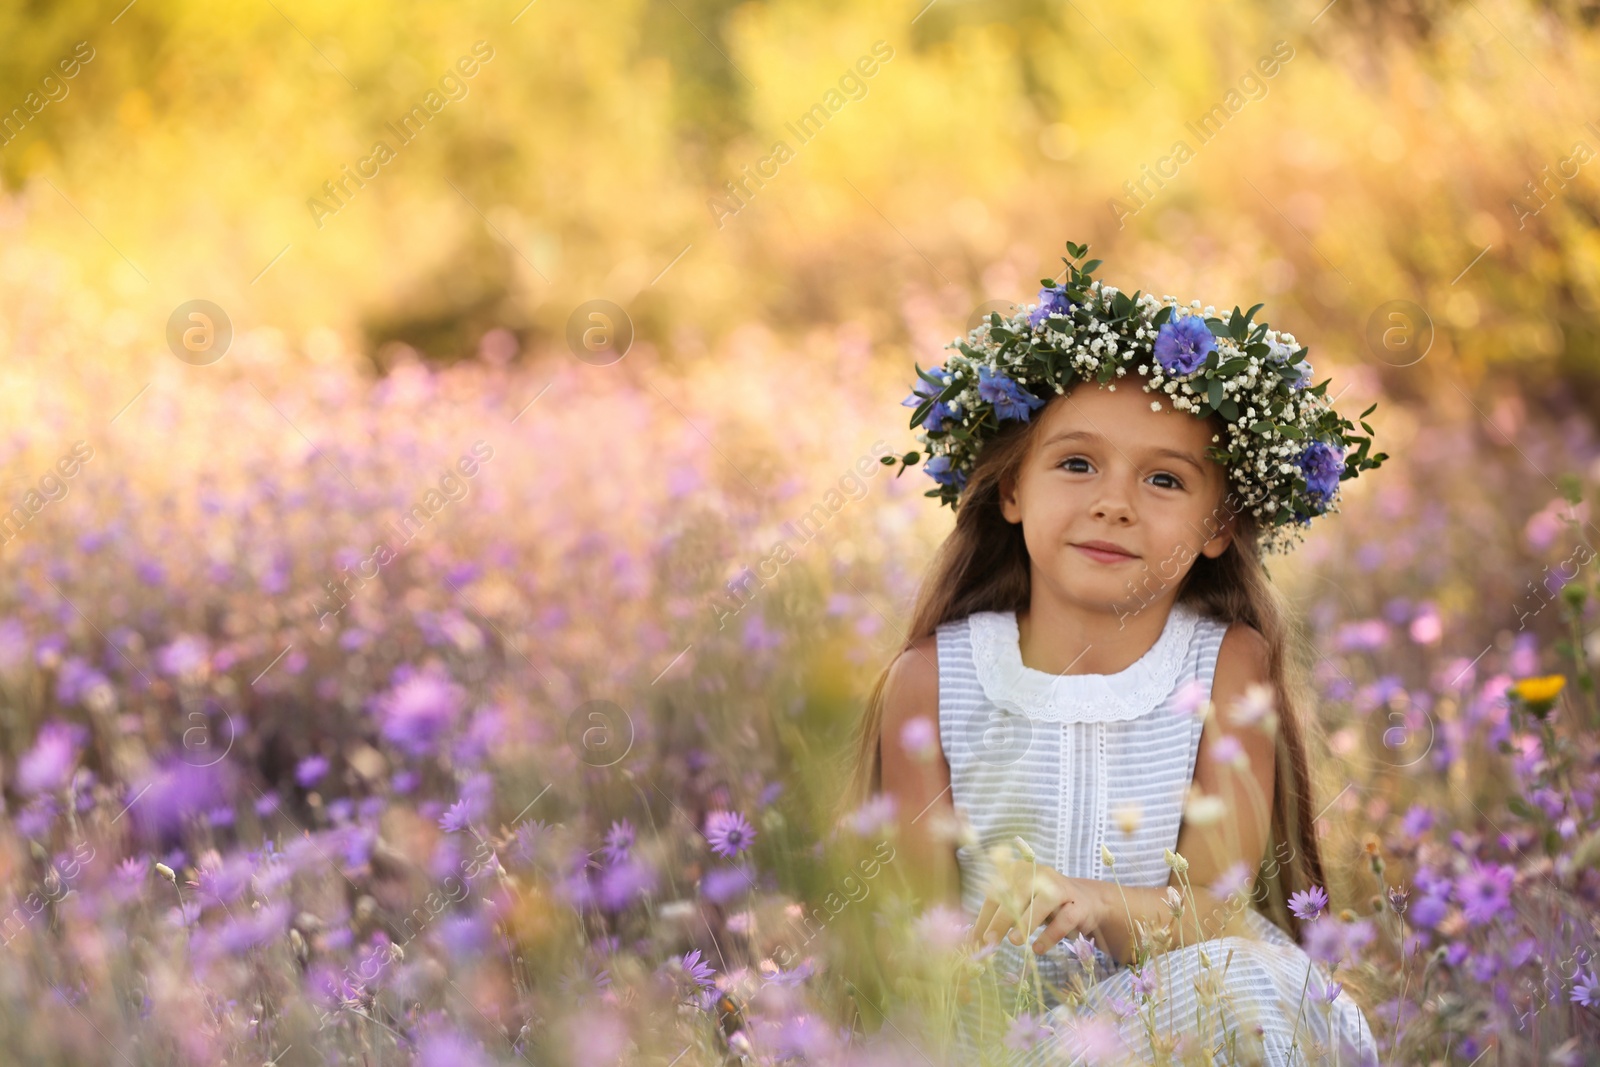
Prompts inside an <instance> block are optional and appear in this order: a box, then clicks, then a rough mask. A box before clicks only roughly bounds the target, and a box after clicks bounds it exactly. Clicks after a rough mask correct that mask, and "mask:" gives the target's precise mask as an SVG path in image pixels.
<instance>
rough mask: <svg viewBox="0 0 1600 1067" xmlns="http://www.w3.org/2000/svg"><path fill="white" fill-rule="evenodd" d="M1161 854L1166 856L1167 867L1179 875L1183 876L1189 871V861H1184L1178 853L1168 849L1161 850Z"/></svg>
mask: <svg viewBox="0 0 1600 1067" xmlns="http://www.w3.org/2000/svg"><path fill="white" fill-rule="evenodd" d="M1162 852H1163V853H1164V854H1165V856H1166V860H1167V866H1168V867H1171V868H1172V869H1173V870H1175V871H1177V872H1178V873H1179V874H1184V873H1186V872H1187V871H1188V870H1189V861H1188V860H1186V859H1184V858H1183V857H1182V856H1180V855H1179V854H1178V853H1176V852H1174V851H1172V850H1171V849H1170V848H1168V849H1162Z"/></svg>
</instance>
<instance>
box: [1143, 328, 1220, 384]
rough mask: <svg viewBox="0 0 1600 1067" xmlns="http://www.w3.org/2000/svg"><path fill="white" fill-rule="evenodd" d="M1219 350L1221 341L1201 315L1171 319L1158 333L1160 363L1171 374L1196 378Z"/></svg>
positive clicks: (1156, 352) (1158, 359) (1157, 352)
mask: <svg viewBox="0 0 1600 1067" xmlns="http://www.w3.org/2000/svg"><path fill="white" fill-rule="evenodd" d="M1216 347H1217V339H1216V338H1215V337H1213V336H1212V335H1211V328H1210V327H1208V326H1207V325H1206V324H1205V320H1204V319H1202V318H1201V317H1200V316H1199V315H1184V316H1182V317H1180V318H1179V319H1178V320H1177V321H1176V322H1173V321H1172V320H1170V319H1169V320H1168V321H1166V322H1164V323H1162V324H1161V329H1160V330H1158V331H1157V332H1156V343H1155V357H1156V362H1157V363H1159V364H1161V369H1162V370H1165V371H1166V372H1167V373H1168V374H1193V373H1194V372H1195V371H1197V370H1199V369H1200V365H1201V364H1203V363H1204V362H1205V361H1206V356H1208V355H1209V354H1211V353H1212V352H1214V351H1216Z"/></svg>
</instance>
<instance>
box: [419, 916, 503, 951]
mask: <svg viewBox="0 0 1600 1067" xmlns="http://www.w3.org/2000/svg"><path fill="white" fill-rule="evenodd" d="M492 935H493V931H491V930H490V929H489V924H488V923H486V922H484V920H483V917H482V916H481V915H445V916H443V917H442V918H440V920H439V925H438V926H437V927H436V928H435V929H434V933H433V936H434V937H435V939H436V940H437V941H438V942H439V944H441V945H443V946H444V950H445V951H446V952H447V953H449V954H450V958H451V959H453V960H455V961H456V962H457V963H466V962H468V961H469V960H473V959H480V958H482V957H483V956H484V955H485V954H486V953H488V951H489V950H490V949H491V948H492V947H493V946H494V937H493V936H492Z"/></svg>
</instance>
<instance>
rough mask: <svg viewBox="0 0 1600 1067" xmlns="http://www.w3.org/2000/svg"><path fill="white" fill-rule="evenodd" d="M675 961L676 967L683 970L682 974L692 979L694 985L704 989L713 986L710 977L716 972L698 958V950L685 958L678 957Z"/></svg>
mask: <svg viewBox="0 0 1600 1067" xmlns="http://www.w3.org/2000/svg"><path fill="white" fill-rule="evenodd" d="M677 960H678V965H679V966H680V967H682V968H683V973H684V974H685V975H687V976H688V977H689V978H691V979H693V980H694V983H695V984H696V985H698V986H700V987H702V988H706V987H709V986H711V985H712V984H713V980H712V977H711V976H712V975H714V974H716V973H717V972H716V971H715V970H713V969H712V967H711V965H710V964H708V963H706V962H705V961H704V960H702V959H701V958H700V950H699V949H695V950H694V951H693V952H691V953H689V954H688V955H687V956H679V957H677Z"/></svg>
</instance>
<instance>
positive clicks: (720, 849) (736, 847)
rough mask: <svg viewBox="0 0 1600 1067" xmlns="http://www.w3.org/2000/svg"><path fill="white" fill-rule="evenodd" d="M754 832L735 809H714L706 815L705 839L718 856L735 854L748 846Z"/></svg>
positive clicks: (753, 837) (753, 838)
mask: <svg viewBox="0 0 1600 1067" xmlns="http://www.w3.org/2000/svg"><path fill="white" fill-rule="evenodd" d="M755 836H756V832H755V829H754V828H752V827H751V825H750V824H749V823H748V822H746V821H745V817H744V815H743V814H741V813H739V812H737V811H732V812H729V811H714V812H712V813H711V814H710V815H709V816H707V817H706V840H707V841H709V842H711V851H713V852H715V853H716V854H717V855H719V856H737V855H738V854H739V853H741V852H743V851H744V850H745V849H747V848H749V847H750V842H752V841H754V840H755Z"/></svg>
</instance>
